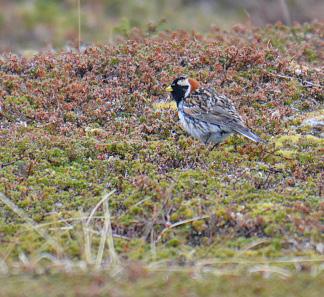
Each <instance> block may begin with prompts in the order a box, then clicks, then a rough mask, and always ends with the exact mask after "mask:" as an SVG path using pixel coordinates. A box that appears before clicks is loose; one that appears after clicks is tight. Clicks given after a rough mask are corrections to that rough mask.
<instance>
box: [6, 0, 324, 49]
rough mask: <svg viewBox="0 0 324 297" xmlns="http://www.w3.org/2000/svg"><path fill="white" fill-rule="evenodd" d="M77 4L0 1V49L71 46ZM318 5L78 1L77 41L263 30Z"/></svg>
mask: <svg viewBox="0 0 324 297" xmlns="http://www.w3.org/2000/svg"><path fill="white" fill-rule="evenodd" d="M77 2H78V1H77V0H1V10H0V50H19V49H42V48H52V47H54V48H58V47H59V48H60V47H63V46H71V45H75V44H76V43H77V39H78V9H77ZM323 15H324V3H323V1H320V0H309V1H302V0H293V1H286V0H272V1H269V0H243V1H238V0H230V1H225V0H218V1H217V0H215V1H213V0H199V1H192V0H159V1H155V0H154V1H150V0H128V1H120V0H92V1H90V0H81V23H82V28H81V31H82V40H83V42H85V43H94V42H96V43H97V42H99V43H107V42H110V41H112V40H114V39H115V38H116V37H118V36H128V35H129V34H130V32H131V31H132V30H133V28H135V27H137V28H140V29H141V30H144V31H145V32H147V33H148V34H152V33H154V32H156V31H161V30H165V29H171V30H174V29H185V30H189V31H190V30H194V31H198V32H206V31H207V30H209V29H210V27H211V26H218V27H221V28H229V27H231V26H232V25H233V24H236V23H238V22H243V23H252V24H255V25H265V24H267V23H274V22H276V21H281V22H283V23H286V24H289V23H292V22H294V21H299V22H304V21H311V20H314V19H316V18H317V19H321V18H322V17H323Z"/></svg>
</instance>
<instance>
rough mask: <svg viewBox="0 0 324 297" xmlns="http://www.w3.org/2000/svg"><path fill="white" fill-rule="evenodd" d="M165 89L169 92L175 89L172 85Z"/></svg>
mask: <svg viewBox="0 0 324 297" xmlns="http://www.w3.org/2000/svg"><path fill="white" fill-rule="evenodd" d="M165 90H166V91H167V92H172V91H173V89H172V87H171V86H168V87H167V88H166V89H165Z"/></svg>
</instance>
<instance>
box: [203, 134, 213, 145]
mask: <svg viewBox="0 0 324 297" xmlns="http://www.w3.org/2000/svg"><path fill="white" fill-rule="evenodd" d="M211 135H212V134H211V133H208V134H207V137H206V140H205V141H204V142H205V145H207V144H208V141H209V138H210V137H211Z"/></svg>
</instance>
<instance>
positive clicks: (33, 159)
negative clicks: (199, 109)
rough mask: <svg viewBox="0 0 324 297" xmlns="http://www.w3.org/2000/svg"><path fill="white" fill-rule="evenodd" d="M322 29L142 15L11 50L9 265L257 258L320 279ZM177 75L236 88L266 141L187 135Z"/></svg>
mask: <svg viewBox="0 0 324 297" xmlns="http://www.w3.org/2000/svg"><path fill="white" fill-rule="evenodd" d="M323 29H324V28H323V23H320V22H314V23H311V24H305V25H295V26H293V27H286V26H283V25H280V24H278V25H273V26H267V27H264V28H261V29H260V28H259V29H257V28H254V27H244V26H236V27H234V28H233V29H232V30H231V31H228V32H224V31H221V30H219V29H217V28H214V29H212V30H211V31H210V32H208V33H206V34H203V35H200V34H198V33H195V32H185V31H175V32H169V31H166V32H162V33H159V34H157V35H147V34H146V33H143V32H141V31H139V30H133V31H132V33H131V34H130V36H129V39H128V40H121V41H120V42H119V43H117V44H114V45H107V46H93V47H88V48H86V49H85V50H84V51H82V52H78V51H77V50H69V51H60V52H42V53H39V54H37V55H35V56H33V57H23V56H17V55H14V54H6V55H2V56H0V119H1V121H0V127H1V130H0V205H1V208H0V272H1V273H2V275H3V276H8V274H9V275H12V274H16V273H18V274H19V273H21V272H24V271H29V272H32V273H34V274H40V275H43V274H44V273H45V272H46V271H47V272H53V273H57V272H62V271H65V272H66V271H67V270H72V271H77V272H78V273H80V272H81V271H88V270H87V269H89V270H91V269H92V268H96V269H103V270H104V271H109V272H113V274H115V275H118V274H119V273H122V270H123V267H130V266H131V267H133V268H132V269H130V268H129V271H132V273H130V275H129V276H127V277H128V278H129V283H130V284H131V283H132V281H133V280H134V279H136V281H137V280H138V278H140V279H141V278H144V279H145V280H144V282H145V281H146V282H147V281H148V280H147V279H150V278H151V277H152V278H153V279H155V278H156V279H157V282H159V281H158V279H159V277H160V275H154V276H151V273H153V272H154V271H155V272H156V271H166V270H167V269H166V268H167V267H169V268H168V269H169V270H173V271H178V270H181V271H182V273H188V274H189V275H190V276H192V275H200V273H202V272H206V271H209V272H211V273H213V274H218V275H224V274H226V275H227V274H230V275H235V277H238V278H239V277H240V276H241V277H243V276H242V275H244V273H245V272H250V273H252V274H253V273H256V274H258V273H260V274H262V275H271V276H272V275H279V276H280V277H284V278H289V277H291V278H293V279H294V278H295V279H296V280H300V282H305V283H311V284H313V283H314V286H310V289H309V290H310V291H309V294H311V293H312V294H313V296H317V295H316V294H317V293H320V292H319V288H320V285H319V283H318V282H319V278H320V277H321V276H323V272H322V270H323V249H324V245H323V238H322V232H323V229H322V225H321V219H322V218H323V210H324V204H323V201H322V200H321V199H322V197H323V160H322V155H323V142H324V141H323V74H322V71H323V68H322V66H323V65H322V61H323V51H321V50H322V46H323V41H322V38H323V36H322V34H323ZM180 74H186V75H190V76H192V77H193V78H195V79H197V80H199V81H200V82H201V83H202V84H206V85H210V86H214V87H215V88H216V89H217V90H218V91H219V92H222V93H224V94H227V95H228V96H230V97H231V98H232V99H233V101H234V103H235V105H236V106H237V108H238V110H239V111H240V113H241V114H242V115H243V116H244V118H245V121H246V123H247V125H248V126H249V127H250V128H252V129H253V131H255V132H256V133H258V135H260V136H261V137H262V138H263V139H265V140H266V141H267V144H254V143H252V142H250V141H249V140H246V139H243V138H242V137H239V136H233V137H231V138H229V139H228V140H227V141H226V142H225V143H224V144H222V145H221V146H220V147H218V148H217V149H215V150H210V147H208V146H207V147H206V146H204V145H202V144H200V143H199V142H197V141H196V140H194V139H192V138H190V137H188V135H186V133H185V132H184V131H183V130H182V128H181V127H180V126H179V124H178V120H177V113H176V109H175V106H174V105H173V103H172V102H171V100H170V98H168V97H167V94H166V92H165V91H164V89H165V87H166V86H167V85H168V84H169V83H170V82H171V81H172V80H173V79H174V78H175V77H176V76H179V75H180ZM106 240H107V242H106ZM134 263H136V264H134ZM129 265H130V266H129ZM197 267H198V268H197ZM298 272H299V273H302V272H303V273H305V274H306V275H305V276H296V275H295V274H296V273H298ZM82 277H84V276H81V279H82ZM91 277H92V276H91ZM178 277H180V279H178ZM244 277H246V276H244ZM162 278H163V277H162ZM184 278H188V275H187V274H186V276H184ZM95 279H97V278H95ZM1 281H3V279H2V280H1ZM13 281H14V280H13ZM43 281H44V283H46V279H44V280H43ZM232 281H233V279H231V278H224V283H227V282H228V283H231V282H232ZM249 281H251V282H252V283H254V284H255V279H253V278H251V279H250V280H249ZM5 282H6V281H5ZM89 282H90V283H91V280H90V279H89ZM95 282H96V280H95ZM99 282H100V281H99ZM177 282H181V276H179V275H178V276H176V277H175V278H174V283H172V286H174V287H175V288H178V286H177ZM6 283H7V282H6ZM31 283H32V282H31ZM31 283H28V284H29V285H31ZM7 284H8V290H9V291H7V293H6V294H12V296H16V295H14V294H15V292H14V290H15V288H16V286H14V285H12V282H8V283H7ZM117 285H118V286H122V284H121V283H118V284H117ZM214 285H215V284H213V281H211V284H210V286H211V287H213V286H214ZM268 285H269V284H267V283H266V281H264V280H261V281H260V288H259V290H260V293H258V292H259V291H257V290H258V288H255V290H256V292H257V293H256V294H258V296H260V295H261V294H262V293H263V292H264V295H265V296H267V295H266V294H268V293H267V292H268V291H267V286H268ZM10 286H11V287H10ZM71 286H72V287H73V283H71ZM143 286H144V287H145V285H143ZM193 286H195V285H193ZM210 286H209V285H208V286H207V287H210ZM224 286H226V285H224ZM255 286H256V287H257V285H255ZM283 286H284V285H283ZM298 286H302V285H300V283H299V285H298ZM94 287H96V286H94ZM302 287H303V288H304V289H305V288H307V286H306V287H305V286H302ZM251 288H252V289H253V286H252V287H251ZM110 289H111V290H113V288H108V289H107V290H110ZM252 289H251V290H252ZM74 290H76V289H75V288H74ZM183 290H190V289H188V288H186V289H183ZM195 290H197V293H195V294H199V293H198V292H199V290H200V289H199V288H198V287H197V288H196V289H195ZM210 290H212V288H211V289H210ZM219 290H222V289H219ZM73 292H76V291H73ZM125 292H126V291H125ZM211 292H212V291H211ZM220 292H222V291H220ZM242 292H243V291H242ZM248 292H249V294H250V295H251V294H252V293H251V291H248ZM0 294H1V293H0ZM57 294H58V293H57ZM75 294H77V293H75ZM80 294H81V293H80ZM125 294H126V293H125ZM143 294H144V293H143ZM170 294H172V292H170ZM173 294H176V289H175V290H174V292H173ZM188 294H189V293H188ZM206 294H207V293H206ZM229 294H232V295H233V296H237V295H236V293H235V291H233V292H231V293H229ZM244 294H248V293H246V292H245V293H244ZM71 295H72V293H71ZM87 296H89V295H87ZM94 296H95V295H94ZM116 296H117V295H116ZM143 296H146V295H143ZM188 296H189V295H188ZM230 296H231V295H230ZM242 296H244V295H243V293H242ZM252 296H253V295H252ZM285 296H287V295H285ZM304 296H305V295H304Z"/></svg>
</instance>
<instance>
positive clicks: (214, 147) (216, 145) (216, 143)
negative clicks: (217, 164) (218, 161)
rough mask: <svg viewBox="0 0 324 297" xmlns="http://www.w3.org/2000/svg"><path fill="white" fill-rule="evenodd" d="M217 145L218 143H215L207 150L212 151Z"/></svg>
mask: <svg viewBox="0 0 324 297" xmlns="http://www.w3.org/2000/svg"><path fill="white" fill-rule="evenodd" d="M218 146H219V143H215V144H214V145H213V146H212V148H211V149H210V150H209V151H213V150H214V148H216V147H218Z"/></svg>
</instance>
